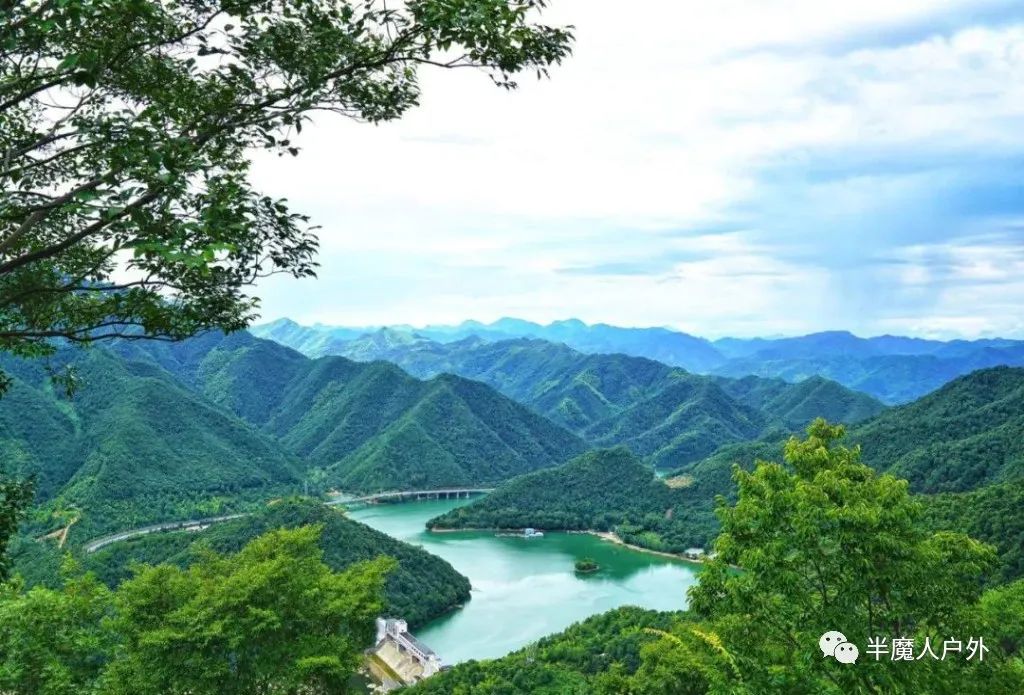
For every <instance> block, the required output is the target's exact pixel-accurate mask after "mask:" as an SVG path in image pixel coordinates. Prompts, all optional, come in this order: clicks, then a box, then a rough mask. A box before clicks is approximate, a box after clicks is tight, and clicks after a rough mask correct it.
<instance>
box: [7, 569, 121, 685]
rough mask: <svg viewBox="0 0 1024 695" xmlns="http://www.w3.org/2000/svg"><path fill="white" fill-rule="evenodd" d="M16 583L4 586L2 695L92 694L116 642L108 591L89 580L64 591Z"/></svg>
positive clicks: (69, 583)
mask: <svg viewBox="0 0 1024 695" xmlns="http://www.w3.org/2000/svg"><path fill="white" fill-rule="evenodd" d="M16 584H17V582H14V583H11V584H7V585H5V586H3V587H0V692H4V693H17V694H18V695H77V694H78V693H85V692H93V691H94V688H95V686H96V685H97V683H98V682H99V678H100V675H101V673H102V671H103V668H104V666H105V664H106V663H107V661H108V660H109V657H110V653H111V652H112V649H113V646H114V644H115V640H116V637H115V635H114V632H113V631H112V630H111V628H110V623H109V622H108V620H107V619H108V618H109V616H110V615H111V613H112V610H113V597H112V595H111V592H110V590H109V589H107V588H106V587H105V586H104V585H103V584H101V583H100V582H99V581H97V580H96V579H95V578H94V577H92V576H90V575H86V576H83V577H71V578H69V579H68V580H67V582H66V583H65V584H64V586H63V587H62V588H61V589H60V590H53V589H47V588H43V587H35V588H33V589H31V590H29V591H27V592H22V591H21V588H20V587H18V586H16Z"/></svg>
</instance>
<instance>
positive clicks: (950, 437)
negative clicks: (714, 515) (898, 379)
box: [677, 367, 1024, 578]
mask: <svg viewBox="0 0 1024 695" xmlns="http://www.w3.org/2000/svg"><path fill="white" fill-rule="evenodd" d="M849 439H850V441H852V442H854V443H857V444H860V445H861V446H862V447H863V459H864V462H865V463H866V464H868V465H869V466H871V467H873V468H874V469H876V470H879V471H884V472H889V473H892V474H893V475H896V476H899V477H902V478H907V479H908V480H909V482H910V486H911V490H912V491H914V492H918V493H926V494H922V496H921V501H922V502H924V503H925V506H926V508H927V509H928V510H929V512H928V519H929V520H930V522H929V523H931V524H932V525H933V526H934V527H935V528H946V529H950V530H956V531H961V532H965V533H968V534H970V535H971V536H973V537H975V538H979V539H982V540H985V541H987V542H990V543H993V544H995V545H996V546H997V547H998V548H999V553H1000V555H1001V557H1002V560H1003V562H1004V567H1003V569H1002V570H1001V573H1002V576H1003V577H1004V578H1012V577H1017V576H1020V573H1021V572H1022V571H1024V564H1022V560H1021V555H1022V552H1024V551H1022V550H1021V532H1020V521H1019V520H1020V519H1021V515H1020V514H1019V511H1018V510H1019V509H1020V506H1019V505H1018V501H1019V497H1020V492H1019V490H1020V482H1019V481H1020V480H1021V479H1022V478H1024V369H1020V368H1011V367H997V368H994V369H986V370H980V371H977V372H973V373H971V374H968V375H967V376H964V377H961V378H959V379H956V380H955V381H953V382H951V383H949V384H947V385H946V386H944V387H942V388H941V389H939V390H938V391H936V392H935V393H933V394H929V395H928V396H925V397H924V398H922V399H920V400H919V401H915V402H914V403H910V404H907V405H905V406H900V407H897V408H892V409H890V410H888V411H886V412H884V413H882V414H880V415H878V416H877V417H875V418H873V419H871V420H868V421H867V422H864V423H862V424H859V425H856V426H854V427H852V428H851V429H850V434H849ZM780 443H781V439H780V438H778V437H770V438H767V439H763V440H759V441H754V442H746V443H740V444H734V445H730V446H726V447H722V448H721V449H719V450H718V451H717V452H715V453H714V454H713V455H712V456H709V457H708V458H706V459H704V460H703V461H700V462H699V463H697V464H694V465H693V466H689V467H684V468H682V469H680V470H679V471H678V472H677V474H685V475H686V476H689V477H690V478H692V479H693V480H694V481H695V484H694V486H693V488H692V492H693V493H694V494H693V497H692V500H691V508H692V509H693V510H694V512H695V514H696V515H697V517H698V518H701V519H706V518H707V517H706V515H705V514H703V513H701V514H697V512H698V510H700V511H702V512H706V511H707V510H708V509H710V505H711V499H712V498H713V497H714V496H715V495H723V496H725V497H726V498H727V499H735V495H736V486H735V484H734V482H733V480H732V477H731V475H730V471H731V469H732V466H733V465H734V464H735V465H740V466H741V467H743V468H746V469H748V470H749V469H750V468H751V465H752V462H753V461H754V460H755V459H758V458H767V457H770V456H772V455H773V452H774V451H775V450H777V448H778V447H779V445H780ZM947 492H948V493H949V494H946V493H947ZM930 493H943V494H937V495H935V494H930ZM954 493H955V494H954ZM714 528H715V525H714V524H711V529H714ZM707 530H708V527H707V525H705V524H703V523H702V524H701V525H699V526H695V527H694V528H693V529H691V531H692V532H693V533H695V534H696V533H702V532H706V531H707Z"/></svg>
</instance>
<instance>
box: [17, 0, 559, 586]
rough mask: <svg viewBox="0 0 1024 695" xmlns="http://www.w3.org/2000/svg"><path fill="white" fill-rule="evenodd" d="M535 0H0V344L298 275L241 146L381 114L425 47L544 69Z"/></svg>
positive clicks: (246, 311)
mask: <svg viewBox="0 0 1024 695" xmlns="http://www.w3.org/2000/svg"><path fill="white" fill-rule="evenodd" d="M545 4H546V1H545V0H410V1H408V2H405V3H398V2H394V3H392V5H391V6H390V7H389V6H388V3H387V2H386V0H380V1H374V0H370V1H369V2H349V1H347V0H166V1H161V2H151V1H149V0H0V351H6V352H11V353H14V354H16V355H19V356H22V357H40V356H46V355H50V354H52V353H53V351H54V350H55V344H54V340H55V339H61V340H64V341H70V342H72V343H79V344H87V343H91V342H93V341H97V340H104V339H108V338H123V339H130V340H135V339H161V340H177V339H182V338H185V337H188V336H190V335H193V334H195V333H197V332H200V331H203V330H205V329H212V328H219V329H222V330H226V331H233V330H237V329H240V328H242V327H244V326H246V325H247V324H248V323H249V322H250V321H251V320H252V318H254V316H255V312H256V310H257V307H258V300H257V299H256V298H254V297H251V296H249V295H248V294H247V291H248V287H249V286H250V285H251V284H252V283H253V282H254V281H255V280H256V279H258V278H260V277H264V276H266V275H270V274H274V273H290V274H291V275H293V276H295V277H306V276H311V275H313V274H314V271H315V267H316V263H315V260H314V255H315V252H316V249H317V240H316V237H315V235H314V233H313V232H314V228H313V227H311V226H310V225H309V220H308V218H307V217H306V216H304V215H302V214H298V213H295V212H292V211H290V210H289V208H288V205H287V203H286V202H285V201H283V200H274V199H272V198H270V197H269V196H266V195H262V194H260V193H259V192H258V191H256V190H254V189H253V188H252V186H251V185H250V183H249V180H248V171H249V159H248V152H249V151H250V150H252V149H254V148H266V149H270V150H275V151H277V152H279V153H280V154H285V153H290V154H292V155H295V154H297V153H298V149H297V147H296V146H295V144H293V143H292V139H293V138H294V136H295V134H296V133H298V132H299V131H301V129H302V125H303V124H304V123H306V122H308V120H309V117H310V114H311V113H313V112H316V111H329V112H334V113H337V114H341V115H344V116H348V117H351V118H354V119H358V120H363V121H368V122H380V121H387V120H391V119H396V118H399V117H401V116H402V114H403V113H405V112H406V111H407V110H408V109H409V108H411V107H413V106H415V105H416V104H417V102H418V99H419V84H418V82H417V69H418V68H419V67H420V66H423V65H434V66H440V67H445V68H461V67H475V68H480V69H482V70H484V71H486V72H487V73H489V74H490V75H491V77H492V78H493V80H494V81H495V82H496V83H497V84H499V85H501V86H503V87H506V88H513V87H515V86H516V84H515V82H514V80H513V76H514V75H515V74H516V73H518V72H520V71H523V70H529V69H535V70H536V71H537V72H538V74H542V73H544V72H545V70H546V68H547V67H548V66H550V65H551V64H553V63H558V62H560V61H561V60H562V59H563V58H564V57H566V56H567V55H568V53H569V46H570V43H571V41H572V35H571V33H570V32H569V31H568V30H567V29H562V28H554V27H549V26H545V25H542V24H536V23H534V22H533V17H534V16H535V14H536V13H537V12H538V11H539V10H541V9H543V7H544V6H545ZM55 377H57V378H58V379H60V380H62V381H63V385H64V387H65V388H67V389H68V390H72V389H73V388H74V385H75V380H74V375H73V374H71V373H66V372H65V373H63V374H55ZM8 385H9V379H8V377H7V376H6V375H5V373H4V372H3V371H2V370H0V394H2V393H3V392H4V391H5V390H6V388H7V387H8ZM15 501H16V499H15V498H14V497H8V496H6V493H5V494H4V495H0V554H2V551H3V548H4V545H5V543H6V537H7V536H6V535H5V533H6V520H7V519H10V518H15V517H16V516H17V513H18V511H19V507H16V506H13V504H14V502H15ZM2 572H3V566H0V576H2Z"/></svg>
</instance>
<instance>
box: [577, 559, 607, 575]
mask: <svg viewBox="0 0 1024 695" xmlns="http://www.w3.org/2000/svg"><path fill="white" fill-rule="evenodd" d="M574 567H575V568H576V571H577V572H596V571H597V570H599V569H601V566H600V565H598V564H597V560H595V559H594V558H592V557H582V558H580V559H579V560H577V561H576V563H575V564H574Z"/></svg>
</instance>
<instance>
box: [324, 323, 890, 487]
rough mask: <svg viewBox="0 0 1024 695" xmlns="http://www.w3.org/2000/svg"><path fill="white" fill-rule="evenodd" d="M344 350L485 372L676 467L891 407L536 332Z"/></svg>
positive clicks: (832, 388)
mask: <svg viewBox="0 0 1024 695" xmlns="http://www.w3.org/2000/svg"><path fill="white" fill-rule="evenodd" d="M341 352H342V354H344V355H345V356H347V357H351V358H353V359H359V360H366V359H383V360H388V361H390V362H394V363H396V364H398V365H399V366H401V367H402V368H403V369H405V370H406V371H408V372H410V373H411V374H414V375H416V376H420V377H430V376H434V375H436V374H440V373H445V372H450V373H454V374H459V375H460V376H464V377H466V378H469V379H474V380H477V381H482V382H484V383H486V384H489V385H490V386H493V387H494V388H496V389H497V390H499V391H501V392H502V393H503V394H505V395H506V396H509V397H510V398H513V399H515V400H517V401H519V402H520V403H523V404H524V405H527V406H529V407H531V408H532V409H534V410H535V411H537V412H539V413H541V414H542V415H544V416H546V417H548V418H549V419H551V420H554V421H555V422H557V423H559V424H561V425H564V426H565V427H568V428H569V429H571V430H573V431H574V432H576V433H577V434H579V435H581V436H582V437H583V438H584V439H586V440H587V441H589V442H591V443H593V444H594V445H596V446H615V445H618V444H625V445H627V446H629V447H630V449H632V450H633V451H634V452H635V453H637V454H640V455H642V456H649V457H651V458H652V460H653V461H654V463H655V464H656V465H658V466H663V467H669V468H672V467H675V466H681V465H684V464H686V463H689V462H693V461H697V460H699V459H700V458H702V457H704V456H707V455H709V454H710V453H712V452H713V451H715V450H716V449H717V448H718V447H720V446H722V445H725V444H728V443H731V442H739V441H747V440H750V439H752V438H756V437H758V436H761V435H763V434H764V433H765V432H768V431H774V430H784V431H794V430H799V429H800V428H803V427H805V426H806V425H807V423H808V422H810V421H811V420H812V419H813V418H814V417H816V416H817V415H818V414H824V415H826V416H827V417H830V418H832V419H834V420H836V421H841V422H855V421H857V420H859V419H863V418H866V417H870V416H871V415H874V414H876V413H878V412H880V411H881V410H882V409H883V406H882V404H881V403H879V402H878V401H876V400H875V399H873V398H871V397H870V396H867V395H865V394H861V393H856V392H853V391H850V390H848V389H845V388H844V387H842V386H840V385H839V384H836V383H834V382H829V381H827V380H825V379H820V378H815V379H808V380H807V381H806V382H803V383H799V384H790V383H787V382H785V381H782V380H781V379H758V378H756V377H749V378H746V379H740V380H732V379H725V378H721V377H706V376H698V375H694V374H690V373H689V372H686V371H685V370H683V369H679V368H677V367H669V366H668V365H665V364H662V363H660V362H656V361H654V360H649V359H646V358H643V357H630V356H628V355H622V354H614V355H604V354H584V353H582V352H579V351H577V350H574V349H572V348H569V347H567V346H565V345H559V344H556V343H551V342H548V341H544V340H535V339H525V338H523V339H517V340H503V341H499V342H487V341H485V340H482V339H480V338H477V337H473V338H466V339H463V340H458V341H452V342H449V343H443V344H442V343H439V342H436V341H433V340H430V339H427V338H424V337H422V336H418V335H413V334H409V333H402V332H400V331H395V330H393V329H387V330H382V331H377V332H375V333H371V334H368V335H365V336H363V337H361V338H359V339H357V340H353V341H350V342H349V343H347V344H344V345H343V346H342V348H341Z"/></svg>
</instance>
